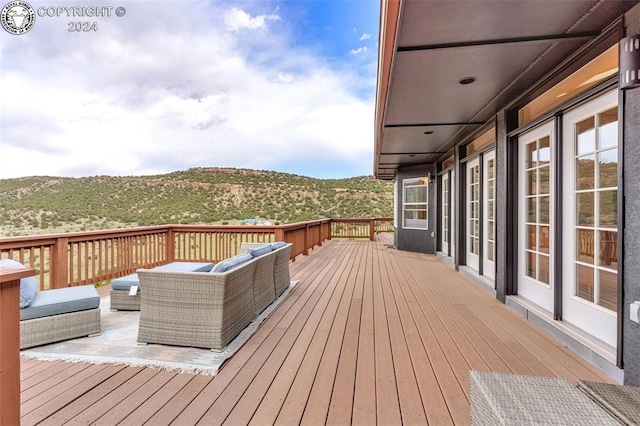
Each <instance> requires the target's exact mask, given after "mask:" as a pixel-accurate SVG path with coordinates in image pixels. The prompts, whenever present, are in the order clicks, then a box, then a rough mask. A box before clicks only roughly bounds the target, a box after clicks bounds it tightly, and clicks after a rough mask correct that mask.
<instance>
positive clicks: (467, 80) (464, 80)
mask: <svg viewBox="0 0 640 426" xmlns="http://www.w3.org/2000/svg"><path fill="white" fill-rule="evenodd" d="M476 80H477V78H475V77H465V78H461V79H460V80H458V83H460V84H462V85H463V86H464V85H467V84H471V83H475V81H476Z"/></svg>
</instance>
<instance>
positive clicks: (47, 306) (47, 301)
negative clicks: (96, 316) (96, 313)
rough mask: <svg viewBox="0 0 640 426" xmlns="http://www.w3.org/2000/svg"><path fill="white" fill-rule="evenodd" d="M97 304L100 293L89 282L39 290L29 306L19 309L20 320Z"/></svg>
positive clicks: (57, 313)
mask: <svg viewBox="0 0 640 426" xmlns="http://www.w3.org/2000/svg"><path fill="white" fill-rule="evenodd" d="M99 306H100V295H99V294H98V291H97V290H96V288H95V287H94V286H93V285H91V284H88V285H81V286H77V287H65V288H56V289H52V290H45V291H39V292H38V293H37V294H36V297H35V299H34V300H33V303H31V306H29V307H28V308H25V309H21V310H20V321H24V320H28V319H34V318H43V317H48V316H51V315H59V314H66V313H69V312H77V311H84V310H87V309H95V308H98V307H99Z"/></svg>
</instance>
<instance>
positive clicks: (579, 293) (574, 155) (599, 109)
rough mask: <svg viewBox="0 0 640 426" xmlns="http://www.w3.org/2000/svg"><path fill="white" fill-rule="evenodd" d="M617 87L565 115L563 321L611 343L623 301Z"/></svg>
mask: <svg viewBox="0 0 640 426" xmlns="http://www.w3.org/2000/svg"><path fill="white" fill-rule="evenodd" d="M617 102H618V91H617V90H614V91H612V92H609V93H607V94H606V95H604V96H602V97H600V98H598V99H596V100H594V101H591V102H589V103H588V104H585V105H583V106H581V107H579V108H576V109H575V110H573V111H571V112H569V113H567V114H566V115H565V116H564V120H563V137H564V146H563V163H564V164H563V170H564V173H565V177H564V178H563V191H564V194H565V195H564V197H563V200H564V201H563V210H564V213H563V217H564V222H563V224H564V232H563V234H564V236H563V252H564V253H565V256H566V257H565V260H564V268H563V290H562V293H563V302H562V317H563V320H565V321H567V322H570V323H572V324H574V325H576V326H577V327H579V328H581V329H582V330H584V331H586V332H588V333H589V334H591V335H593V336H595V337H597V338H599V339H600V340H603V341H604V342H606V343H607V344H609V345H611V346H612V347H616V344H617V319H616V315H617V309H618V307H617V303H618V245H617V241H618V106H617Z"/></svg>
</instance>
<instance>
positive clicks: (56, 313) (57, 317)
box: [20, 285, 101, 349]
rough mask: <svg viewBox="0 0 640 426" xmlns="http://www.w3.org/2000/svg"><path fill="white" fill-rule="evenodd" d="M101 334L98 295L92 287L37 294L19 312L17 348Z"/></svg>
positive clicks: (84, 286) (54, 290)
mask: <svg viewBox="0 0 640 426" xmlns="http://www.w3.org/2000/svg"><path fill="white" fill-rule="evenodd" d="M100 332H101V328H100V295H99V294H98V291H97V290H96V289H95V287H94V286H92V285H83V286H78V287H66V288H58V289H53V290H45V291H40V292H38V293H36V297H35V298H34V300H33V303H31V305H30V306H29V307H27V308H23V309H20V349H25V348H30V347H33V346H40V345H45V344H48V343H54V342H59V341H62V340H68V339H75V338H76V337H84V336H90V335H93V334H100Z"/></svg>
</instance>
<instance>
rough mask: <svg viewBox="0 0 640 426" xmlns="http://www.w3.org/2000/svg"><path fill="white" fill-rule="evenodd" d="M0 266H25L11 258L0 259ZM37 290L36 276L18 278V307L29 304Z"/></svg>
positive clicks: (15, 267) (17, 267)
mask: <svg viewBox="0 0 640 426" xmlns="http://www.w3.org/2000/svg"><path fill="white" fill-rule="evenodd" d="M0 268H13V269H25V266H24V265H23V264H22V263H20V262H16V261H15V260H12V259H0ZM37 291H38V281H37V280H36V277H27V278H22V279H21V280H20V309H22V308H26V307H28V306H29V305H31V303H32V302H33V299H34V298H35V297H36V292H37Z"/></svg>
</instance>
